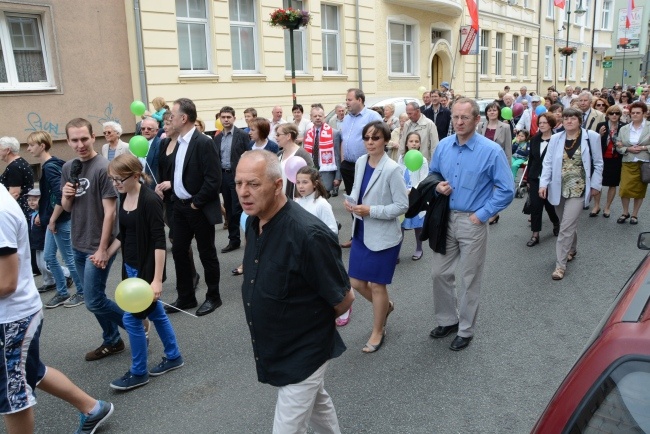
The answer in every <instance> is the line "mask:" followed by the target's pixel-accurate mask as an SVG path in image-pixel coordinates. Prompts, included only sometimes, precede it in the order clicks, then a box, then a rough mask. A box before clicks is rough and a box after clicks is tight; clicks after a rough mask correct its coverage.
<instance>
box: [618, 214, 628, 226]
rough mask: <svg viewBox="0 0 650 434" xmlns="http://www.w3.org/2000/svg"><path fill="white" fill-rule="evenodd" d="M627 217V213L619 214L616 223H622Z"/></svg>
mask: <svg viewBox="0 0 650 434" xmlns="http://www.w3.org/2000/svg"><path fill="white" fill-rule="evenodd" d="M629 218H630V215H629V214H621V216H620V217H619V218H618V220H616V223H618V224H619V225H622V224H623V223H625V221H626V220H627V219H629Z"/></svg>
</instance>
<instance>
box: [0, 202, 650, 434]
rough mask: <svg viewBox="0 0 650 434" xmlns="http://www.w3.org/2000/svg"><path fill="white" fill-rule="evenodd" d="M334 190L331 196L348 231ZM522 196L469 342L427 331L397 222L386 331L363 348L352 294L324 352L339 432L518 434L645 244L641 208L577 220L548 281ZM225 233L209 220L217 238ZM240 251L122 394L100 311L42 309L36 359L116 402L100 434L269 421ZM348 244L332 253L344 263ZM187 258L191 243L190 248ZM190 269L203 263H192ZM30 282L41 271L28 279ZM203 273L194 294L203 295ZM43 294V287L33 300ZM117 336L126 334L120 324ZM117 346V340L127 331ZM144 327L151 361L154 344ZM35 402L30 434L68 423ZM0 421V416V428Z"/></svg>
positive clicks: (426, 277)
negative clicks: (142, 379)
mask: <svg viewBox="0 0 650 434" xmlns="http://www.w3.org/2000/svg"><path fill="white" fill-rule="evenodd" d="M342 200H343V199H342V197H341V196H339V197H338V198H332V199H331V202H332V203H333V205H334V208H335V211H336V214H337V217H338V219H339V221H341V222H342V223H343V224H344V225H343V226H344V227H343V230H342V233H341V235H340V238H341V240H344V239H347V237H348V235H349V230H350V228H349V224H348V222H349V217H348V216H347V215H346V214H344V211H343V206H342ZM522 206H523V200H522V199H515V201H514V202H513V204H512V205H511V206H510V208H508V209H507V210H506V211H504V212H502V215H501V220H500V222H499V223H498V224H497V225H494V226H491V227H490V239H489V246H488V257H487V266H486V271H485V276H484V279H483V289H482V294H481V308H480V313H479V318H478V325H477V331H476V335H475V338H474V340H473V341H472V343H471V345H470V347H469V348H468V349H466V350H464V351H461V352H452V351H450V350H449V349H448V346H449V344H450V342H451V340H452V336H450V337H448V338H446V339H442V340H433V339H430V338H429V336H428V335H429V331H430V330H431V329H432V328H433V327H434V326H435V324H434V323H433V314H432V295H431V294H432V285H431V277H430V265H431V264H430V261H431V251H430V250H429V249H428V248H427V249H425V254H424V257H423V258H422V260H420V261H419V262H414V261H412V260H411V255H412V254H413V249H414V236H413V233H412V232H409V233H407V236H406V240H405V243H404V246H403V248H402V253H401V264H400V265H398V267H397V270H396V273H395V277H394V284H393V285H391V286H390V287H389V292H390V294H391V297H392V298H393V300H395V304H396V309H395V312H394V313H393V314H392V315H391V317H390V319H389V322H388V332H387V338H386V342H385V344H384V346H383V347H382V349H381V350H380V351H379V352H377V353H375V354H363V353H362V352H361V348H362V347H363V345H364V343H365V342H366V340H367V339H368V336H369V333H370V327H371V314H372V310H371V306H370V304H369V303H368V302H366V301H365V300H363V299H362V298H361V297H360V296H358V297H357V300H356V302H355V304H354V311H353V315H352V320H351V322H350V324H349V325H348V326H346V327H344V328H342V329H340V332H341V334H342V336H343V339H344V341H345V343H346V345H347V347H348V350H347V351H346V352H345V353H344V354H343V355H342V356H341V357H339V358H338V359H335V360H334V361H333V362H332V363H331V365H330V368H329V370H328V373H327V376H326V388H327V390H328V392H329V393H330V395H331V396H332V397H333V400H334V404H335V406H336V408H337V411H338V415H339V420H340V424H341V428H342V431H343V432H345V433H510V432H511V433H525V432H528V431H529V430H530V429H531V427H532V426H533V424H534V423H535V421H536V419H537V417H538V416H539V415H540V413H541V412H542V410H543V409H544V407H545V405H546V403H547V402H548V400H549V399H550V397H551V396H552V394H553V392H554V391H555V389H556V388H557V386H558V385H559V383H560V382H561V380H562V379H563V378H564V376H565V375H566V373H567V372H568V370H569V369H570V367H571V365H572V364H573V363H574V361H575V360H576V358H577V357H578V355H579V354H580V352H581V351H582V348H583V346H584V345H585V343H586V342H587V340H588V339H589V336H590V335H591V333H592V331H593V329H594V328H595V326H596V325H597V324H598V322H599V321H600V319H601V317H602V316H603V315H604V314H605V312H606V311H607V309H608V307H609V306H610V303H611V302H612V300H613V299H614V297H615V295H616V294H617V292H618V291H619V289H620V288H621V287H622V285H623V284H624V283H625V282H626V280H627V278H628V276H629V275H630V274H631V273H632V272H633V271H634V269H635V268H636V266H637V265H638V263H639V261H640V260H641V258H642V257H643V256H644V252H641V251H639V250H637V249H636V237H637V234H638V232H639V231H642V230H644V228H646V227H648V226H647V222H646V220H645V218H646V216H647V215H648V213H647V211H646V210H647V207H646V206H644V207H643V208H642V212H641V214H640V224H639V225H638V226H636V227H633V226H630V225H629V224H626V225H617V224H616V216H618V215H619V214H620V211H621V209H620V204H619V203H618V202H617V204H616V206H615V207H614V208H613V209H612V218H610V219H605V218H603V217H602V213H601V215H600V216H598V217H597V218H589V217H588V212H587V211H585V212H584V213H583V215H582V217H581V221H580V224H579V244H578V252H579V255H578V256H577V258H576V259H575V260H574V261H573V262H572V263H570V264H569V267H568V270H567V274H566V277H565V279H564V280H562V281H560V282H554V281H552V280H551V272H552V271H553V269H554V263H555V260H554V258H555V238H554V237H553V236H552V233H551V229H552V227H551V225H550V223H549V221H548V220H547V219H546V218H545V220H544V229H543V232H542V242H541V244H540V245H538V246H536V247H534V248H528V247H526V245H525V244H526V241H527V240H528V238H529V237H530V229H529V227H528V223H527V217H526V216H525V215H523V214H522V213H521V208H522ZM226 244H227V231H223V230H221V228H220V227H219V230H218V231H217V248H218V249H219V250H220V249H221V248H222V247H224V246H225V245H226ZM242 254H243V250H238V251H235V252H231V253H228V254H221V253H219V260H220V261H221V270H222V278H221V293H222V298H223V301H224V305H223V306H222V307H221V308H219V309H218V310H217V311H216V312H214V313H212V314H210V315H208V316H206V317H202V318H193V317H191V316H188V315H184V314H180V313H179V314H175V315H173V316H172V317H171V318H172V323H173V325H174V328H175V330H176V333H177V335H178V341H179V344H180V346H181V351H182V353H183V357H184V358H185V363H186V364H185V366H184V367H183V368H182V369H180V370H177V371H173V372H171V373H169V374H166V375H164V376H162V377H157V378H152V379H151V382H150V383H149V384H148V385H146V386H144V387H142V388H139V389H135V390H132V391H129V392H122V393H120V392H116V391H113V390H112V389H111V388H110V387H109V383H110V382H111V381H112V380H113V379H115V378H118V377H120V376H121V375H122V374H124V373H125V372H126V371H127V370H128V368H129V365H130V353H129V351H128V350H127V351H125V352H123V353H121V354H119V355H116V356H112V357H109V358H107V359H103V360H100V361H96V362H86V361H85V360H84V354H85V353H86V352H87V351H89V350H91V349H93V348H95V347H97V346H98V345H99V344H100V343H101V339H100V337H101V332H100V328H99V326H98V324H97V321H96V320H95V319H94V317H92V316H91V314H90V313H89V312H88V311H87V310H86V309H85V307H83V306H80V307H76V308H73V309H64V308H63V307H59V308H56V309H54V310H47V311H46V312H45V325H44V329H43V335H42V337H41V354H42V358H43V360H44V361H45V362H46V363H47V364H50V365H52V366H55V367H57V368H59V369H61V370H62V371H63V372H65V373H66V374H67V375H68V376H69V377H70V378H72V379H73V381H74V382H76V383H77V384H78V385H79V386H80V387H82V388H83V389H84V390H86V391H88V392H89V393H90V394H91V395H93V396H96V397H99V398H101V399H104V400H109V401H112V402H113V403H114V404H115V407H116V410H115V413H114V415H113V416H112V418H111V419H110V420H109V421H108V422H107V423H106V425H105V426H104V428H103V429H102V430H101V431H100V432H111V433H152V434H153V433H156V434H163V433H183V432H187V433H190V432H191V433H267V432H270V430H271V426H272V421H273V412H274V405H275V394H276V390H275V388H273V387H271V386H268V385H263V384H260V383H258V382H257V377H256V373H255V367H254V363H253V356H252V351H251V345H250V340H249V333H248V329H247V327H246V324H245V320H244V311H243V308H242V303H241V295H240V294H241V292H240V284H241V277H233V276H231V275H230V270H231V269H232V268H234V267H235V266H237V265H238V264H239V263H240V262H241V256H242ZM348 254H349V251H347V250H344V251H343V258H344V262H345V263H346V265H347V261H348ZM195 259H197V261H198V255H196V254H195ZM119 266H120V260H119V259H118V260H116V261H115V264H114V265H113V270H112V273H111V279H110V280H109V284H108V292H109V294H110V296H111V297H112V296H113V293H114V289H115V287H116V286H117V283H118V279H119V274H120V273H119ZM197 268H200V263H199V262H197ZM167 273H168V281H167V283H166V285H165V291H166V293H165V296H164V299H165V300H166V301H168V302H171V301H173V300H174V299H175V291H174V282H175V273H174V267H173V265H172V261H171V259H169V260H168V269H167ZM37 283H39V284H40V281H39V280H37ZM205 289H206V287H205V285H204V280H203V277H202V279H201V285H200V289H199V291H198V296H199V302H201V301H202V299H203V298H204V296H205ZM49 297H51V293H48V294H46V295H45V296H44V297H43V299H44V301H46V300H47V298H49ZM122 335H123V337H124V338H125V340H126V333H124V332H123V333H122ZM127 349H128V343H127ZM162 354H163V353H162V345H161V343H160V341H159V340H158V339H157V336H156V334H155V332H153V331H152V336H151V345H150V362H149V364H150V365H153V364H155V363H157V362H158V361H159V360H160V357H161V356H162ZM38 399H39V401H38V405H37V406H36V418H37V420H36V431H37V432H38V433H57V434H58V433H65V432H73V431H74V430H75V429H76V425H77V413H76V410H75V409H74V408H72V407H71V406H70V405H68V404H67V403H64V402H61V401H59V400H57V399H55V398H52V397H50V396H48V395H47V394H45V393H43V392H41V393H40V394H39V395H38ZM3 428H4V427H3Z"/></svg>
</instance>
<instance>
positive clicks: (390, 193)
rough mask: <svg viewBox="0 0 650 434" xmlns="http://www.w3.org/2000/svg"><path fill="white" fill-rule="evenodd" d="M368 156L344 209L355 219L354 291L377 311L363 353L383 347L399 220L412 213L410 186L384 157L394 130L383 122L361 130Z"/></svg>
mask: <svg viewBox="0 0 650 434" xmlns="http://www.w3.org/2000/svg"><path fill="white" fill-rule="evenodd" d="M362 134H363V142H364V144H365V146H366V151H367V152H368V154H367V155H364V156H362V157H361V158H359V159H358V160H357V163H356V167H355V173H354V187H353V188H352V192H351V193H350V196H349V197H347V198H346V201H345V208H346V209H347V210H348V211H349V212H351V213H353V214H354V217H355V218H354V223H353V224H352V249H351V250H350V265H349V270H348V274H349V275H350V283H351V284H352V287H353V288H354V289H356V290H357V291H359V293H360V294H361V295H362V296H363V297H364V298H365V299H367V300H368V301H370V302H371V303H372V306H373V314H374V320H373V326H372V333H371V335H370V339H368V343H366V345H365V346H364V347H363V352H364V353H374V352H375V351H377V350H378V349H379V348H380V347H381V345H382V344H383V342H384V336H385V335H386V328H385V327H386V319H387V318H388V315H389V314H390V313H391V312H392V311H393V309H394V304H393V302H392V301H390V300H389V297H388V290H387V288H386V285H388V284H389V283H391V282H392V280H393V274H394V272H395V265H396V263H397V256H398V255H399V249H400V243H401V241H402V233H401V229H400V222H399V216H400V215H402V214H404V213H405V212H406V210H407V209H408V196H407V195H406V184H405V183H404V177H403V175H402V170H401V168H400V167H399V165H398V164H397V163H396V162H395V161H393V160H391V159H390V158H389V157H388V155H387V154H386V153H385V152H384V147H385V146H386V143H388V141H389V140H390V128H389V127H388V125H387V124H385V123H384V122H382V121H375V122H371V123H369V124H368V125H366V126H365V127H364V129H363V132H362Z"/></svg>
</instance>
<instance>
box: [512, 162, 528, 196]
mask: <svg viewBox="0 0 650 434" xmlns="http://www.w3.org/2000/svg"><path fill="white" fill-rule="evenodd" d="M520 168H523V169H524V171H523V173H522V174H521V178H519V184H517V188H516V189H515V197H516V198H524V197H526V194H527V193H528V162H526V163H524V164H522V165H521V167H520Z"/></svg>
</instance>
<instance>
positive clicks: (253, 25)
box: [228, 0, 260, 74]
mask: <svg viewBox="0 0 650 434" xmlns="http://www.w3.org/2000/svg"><path fill="white" fill-rule="evenodd" d="M230 1H233V0H228V7H230ZM234 1H236V2H237V5H239V2H240V0H234ZM250 1H251V2H252V9H251V10H252V11H253V19H254V21H252V22H250V21H234V20H233V19H232V17H229V18H230V21H229V22H230V35H231V37H230V38H231V40H230V51H231V57H234V55H235V50H234V47H233V41H232V29H233V27H237V28H252V29H253V33H252V35H253V37H252V39H253V61H254V62H255V67H254V68H253V69H235V62H234V59H233V62H232V71H233V74H257V73H259V72H260V63H259V44H258V34H257V27H258V26H257V21H258V13H257V4H256V0H250ZM239 47H240V49H241V48H242V44H241V38H240V43H239ZM240 63H241V64H242V65H243V62H241V54H240Z"/></svg>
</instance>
